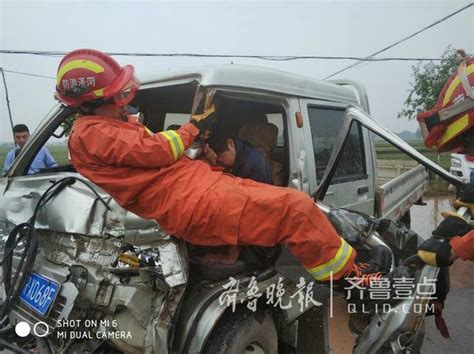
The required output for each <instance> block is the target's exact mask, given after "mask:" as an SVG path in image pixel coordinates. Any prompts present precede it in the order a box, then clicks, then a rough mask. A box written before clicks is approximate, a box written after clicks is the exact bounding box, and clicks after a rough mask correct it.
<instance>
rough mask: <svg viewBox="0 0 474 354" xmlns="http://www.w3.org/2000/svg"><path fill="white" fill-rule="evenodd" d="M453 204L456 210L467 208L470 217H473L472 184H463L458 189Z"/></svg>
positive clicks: (473, 195)
mask: <svg viewBox="0 0 474 354" xmlns="http://www.w3.org/2000/svg"><path fill="white" fill-rule="evenodd" d="M453 204H454V207H455V208H456V209H459V208H460V207H463V206H464V207H466V208H468V209H469V210H470V211H471V215H474V183H466V184H464V185H463V186H462V187H461V188H460V189H459V191H458V196H457V198H456V200H455V201H454V203H453Z"/></svg>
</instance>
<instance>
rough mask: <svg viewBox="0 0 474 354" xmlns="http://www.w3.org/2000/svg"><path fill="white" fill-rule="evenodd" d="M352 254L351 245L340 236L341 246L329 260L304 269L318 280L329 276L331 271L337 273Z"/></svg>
mask: <svg viewBox="0 0 474 354" xmlns="http://www.w3.org/2000/svg"><path fill="white" fill-rule="evenodd" d="M351 254H352V247H351V246H350V245H349V244H348V243H347V242H346V241H345V240H344V239H342V238H341V246H339V249H338V250H337V253H336V255H335V256H334V258H333V259H331V260H330V261H329V262H326V263H324V264H321V265H318V266H317V267H314V268H308V269H306V270H307V271H308V272H309V273H310V274H311V275H312V276H313V278H314V279H316V280H318V281H322V280H325V279H327V278H329V276H330V274H331V272H332V273H333V274H337V273H338V272H340V271H341V269H343V268H344V266H345V265H346V263H347V262H348V261H349V259H350V257H351Z"/></svg>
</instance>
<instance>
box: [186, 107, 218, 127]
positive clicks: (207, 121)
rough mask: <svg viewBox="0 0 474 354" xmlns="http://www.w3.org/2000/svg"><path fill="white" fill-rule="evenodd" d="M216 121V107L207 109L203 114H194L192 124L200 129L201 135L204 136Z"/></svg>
mask: <svg viewBox="0 0 474 354" xmlns="http://www.w3.org/2000/svg"><path fill="white" fill-rule="evenodd" d="M215 120H216V107H215V106H214V105H212V106H211V107H209V108H208V109H205V110H204V113H202V114H193V115H192V116H191V123H193V124H194V125H195V126H196V128H198V129H199V132H200V134H204V133H205V132H206V131H207V130H210V129H211V127H212V124H214V121H215Z"/></svg>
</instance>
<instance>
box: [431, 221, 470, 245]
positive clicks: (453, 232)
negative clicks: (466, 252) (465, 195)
mask: <svg viewBox="0 0 474 354" xmlns="http://www.w3.org/2000/svg"><path fill="white" fill-rule="evenodd" d="M473 229H474V227H473V226H471V225H469V224H468V223H467V222H466V220H464V219H463V218H462V217H461V216H456V215H448V216H447V217H446V219H444V220H443V221H442V222H441V223H440V224H439V225H438V227H437V228H436V229H435V230H433V235H434V236H438V237H441V238H446V239H450V238H452V237H454V236H464V235H465V234H467V233H468V232H469V231H471V230H473Z"/></svg>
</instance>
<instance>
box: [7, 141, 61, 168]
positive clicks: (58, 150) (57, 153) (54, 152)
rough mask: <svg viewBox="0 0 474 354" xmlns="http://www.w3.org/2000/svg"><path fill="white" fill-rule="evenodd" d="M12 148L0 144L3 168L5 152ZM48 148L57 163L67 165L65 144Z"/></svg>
mask: <svg viewBox="0 0 474 354" xmlns="http://www.w3.org/2000/svg"><path fill="white" fill-rule="evenodd" d="M11 149H12V147H6V146H0V166H1V168H2V169H3V163H4V161H5V157H6V156H7V153H8V152H9V151H10V150H11ZM48 150H49V152H50V153H51V155H53V157H54V159H55V160H56V162H57V163H58V165H67V164H69V157H68V152H67V146H66V145H57V146H48Z"/></svg>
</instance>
